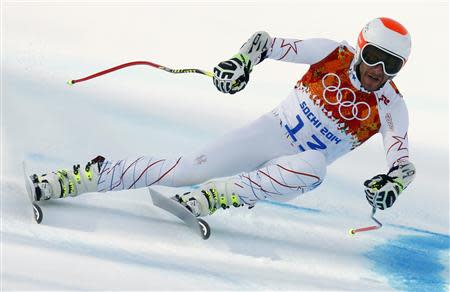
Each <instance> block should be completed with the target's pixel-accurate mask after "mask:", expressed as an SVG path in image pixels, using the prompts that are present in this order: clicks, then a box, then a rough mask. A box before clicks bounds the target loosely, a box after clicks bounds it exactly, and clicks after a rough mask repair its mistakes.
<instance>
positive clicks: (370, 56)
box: [361, 43, 405, 76]
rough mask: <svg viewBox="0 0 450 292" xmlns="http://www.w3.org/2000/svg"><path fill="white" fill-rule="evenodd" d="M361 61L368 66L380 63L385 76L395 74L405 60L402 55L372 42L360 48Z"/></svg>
mask: <svg viewBox="0 0 450 292" xmlns="http://www.w3.org/2000/svg"><path fill="white" fill-rule="evenodd" d="M361 59H362V61H363V62H364V63H365V64H366V65H368V66H370V67H373V66H376V65H378V64H381V65H382V67H383V71H384V74H386V75H387V76H395V75H397V73H398V72H399V71H400V69H402V67H403V65H404V64H405V60H403V58H402V57H400V56H397V55H394V54H393V53H391V52H389V51H387V50H385V49H383V48H381V47H378V46H376V45H374V44H371V43H367V44H365V45H364V47H363V48H362V50H361Z"/></svg>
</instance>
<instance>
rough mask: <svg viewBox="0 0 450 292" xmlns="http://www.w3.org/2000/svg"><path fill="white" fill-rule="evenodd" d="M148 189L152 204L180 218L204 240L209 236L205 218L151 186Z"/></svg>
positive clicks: (209, 231)
mask: <svg viewBox="0 0 450 292" xmlns="http://www.w3.org/2000/svg"><path fill="white" fill-rule="evenodd" d="M148 190H149V192H150V196H151V197H152V201H153V205H155V206H156V207H159V208H161V209H163V210H165V211H167V212H169V213H171V214H173V215H175V216H177V217H178V218H180V219H181V220H182V221H183V222H184V223H185V224H186V226H187V227H188V228H189V229H191V230H192V231H194V232H195V233H197V234H198V235H200V236H201V237H202V238H203V239H205V240H206V239H208V238H209V236H210V235H211V229H210V227H209V224H208V223H207V222H206V221H205V220H203V219H199V218H197V217H195V216H194V214H192V213H191V212H190V211H189V210H188V209H186V208H185V207H183V206H182V205H181V204H179V203H178V202H176V201H174V200H172V199H170V198H167V197H165V196H164V195H163V194H161V193H160V192H158V191H156V190H154V189H152V188H151V187H150V188H148Z"/></svg>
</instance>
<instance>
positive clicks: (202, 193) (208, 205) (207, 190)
mask: <svg viewBox="0 0 450 292" xmlns="http://www.w3.org/2000/svg"><path fill="white" fill-rule="evenodd" d="M231 186H232V183H231V181H229V180H228V181H225V182H223V181H210V182H206V183H204V184H201V185H200V187H199V188H198V189H197V190H195V191H192V192H187V193H184V194H183V195H178V194H177V195H175V196H174V197H172V199H173V200H175V201H177V202H179V203H180V204H182V205H183V206H184V207H185V208H186V209H188V210H189V211H190V212H191V213H192V214H194V215H195V216H196V217H204V216H207V215H212V214H213V213H214V212H216V210H217V209H219V208H222V209H228V208H230V206H233V207H236V208H237V207H242V206H244V203H243V202H242V201H241V200H240V199H239V197H238V196H237V195H236V194H235V192H234V191H233V190H232V188H231Z"/></svg>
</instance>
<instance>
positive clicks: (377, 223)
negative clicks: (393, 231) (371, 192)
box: [348, 194, 383, 235]
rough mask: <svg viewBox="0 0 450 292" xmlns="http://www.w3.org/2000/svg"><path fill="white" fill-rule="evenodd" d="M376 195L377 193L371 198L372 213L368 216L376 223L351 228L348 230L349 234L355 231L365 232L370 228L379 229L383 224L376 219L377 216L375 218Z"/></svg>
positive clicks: (353, 233)
mask: <svg viewBox="0 0 450 292" xmlns="http://www.w3.org/2000/svg"><path fill="white" fill-rule="evenodd" d="M377 196H378V194H377V195H376V196H375V198H374V199H373V202H374V203H373V204H374V206H373V208H372V215H371V216H370V218H371V219H372V220H373V221H374V222H375V223H376V225H372V226H367V227H361V228H356V229H355V228H352V229H350V230H349V232H348V233H349V234H350V235H355V234H356V233H360V232H365V231H371V230H377V229H380V228H381V227H383V224H381V222H380V221H378V220H377V218H375V212H376V211H377V207H376V205H375V204H376V203H375V202H376V200H377Z"/></svg>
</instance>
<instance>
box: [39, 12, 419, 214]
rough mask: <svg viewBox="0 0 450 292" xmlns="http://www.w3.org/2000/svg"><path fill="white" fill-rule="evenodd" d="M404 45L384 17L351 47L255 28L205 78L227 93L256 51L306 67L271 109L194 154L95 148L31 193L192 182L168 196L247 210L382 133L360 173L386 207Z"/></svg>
mask: <svg viewBox="0 0 450 292" xmlns="http://www.w3.org/2000/svg"><path fill="white" fill-rule="evenodd" d="M410 48H411V39H410V35H409V33H408V31H407V30H406V29H405V28H404V27H403V26H402V25H401V24H400V23H398V22H397V21H395V20H393V19H389V18H384V17H381V18H376V19H374V20H372V21H370V22H369V23H368V24H367V25H366V26H365V27H364V28H363V29H362V31H361V32H360V34H359V37H358V41H357V44H356V50H354V49H353V48H352V47H351V46H349V45H348V43H347V42H345V41H343V42H340V43H339V42H335V41H332V40H329V39H306V40H298V39H286V38H278V37H276V38H275V37H271V36H270V35H269V34H268V33H267V32H264V31H259V32H256V33H255V34H253V35H252V36H251V37H250V39H249V40H248V41H247V42H246V43H244V45H243V46H242V47H241V48H240V50H239V53H237V54H236V55H234V56H233V57H232V58H231V59H229V60H227V61H224V62H221V63H219V64H218V65H217V66H216V67H215V68H214V75H215V76H214V78H213V82H214V85H215V86H216V87H217V89H218V90H219V91H221V92H223V93H228V94H235V93H237V92H239V91H241V90H242V89H244V88H245V86H246V85H247V83H248V82H249V77H250V73H251V72H252V70H253V69H254V67H255V65H257V64H259V63H261V62H262V61H264V60H265V59H273V60H280V61H285V62H293V63H300V64H308V65H310V67H309V70H308V71H307V72H306V73H305V74H304V75H303V76H302V77H301V79H300V80H299V81H298V82H297V84H296V85H295V87H294V89H293V90H292V91H291V93H290V94H289V96H288V97H287V98H286V99H285V100H284V101H282V102H281V104H280V105H279V106H277V107H276V108H275V109H274V110H273V111H271V112H269V113H266V114H264V115H262V116H261V117H260V118H258V119H257V120H255V121H253V122H252V123H250V124H249V125H246V126H244V127H242V128H240V129H237V130H235V131H233V132H231V133H229V134H227V135H225V136H224V137H222V138H221V139H219V140H218V141H216V142H214V143H212V144H211V145H209V146H207V147H205V148H204V149H203V150H201V151H198V152H196V153H193V154H188V155H183V156H179V157H175V158H158V157H150V156H140V157H135V158H129V159H125V160H117V161H115V160H111V159H105V158H104V157H102V156H98V157H97V158H95V159H93V160H92V161H90V162H89V163H88V164H87V165H86V167H84V168H81V167H80V165H75V166H73V168H72V169H70V170H58V171H54V172H50V173H47V174H44V175H41V176H38V175H33V176H32V180H33V183H34V187H35V198H34V199H35V200H36V201H39V200H48V199H55V198H62V197H68V196H77V195H80V194H82V193H86V192H107V191H119V190H126V189H133V188H142V187H147V186H150V185H164V186H171V187H180V186H195V187H196V188H195V187H194V190H193V191H192V192H189V193H184V194H177V195H175V196H174V197H173V198H174V199H175V200H177V201H178V202H179V203H180V204H182V205H183V206H185V207H186V208H187V209H188V210H190V211H191V212H192V213H193V214H194V215H195V216H197V217H200V216H206V215H210V214H213V213H214V212H215V211H216V210H217V209H219V208H224V209H226V208H229V207H230V206H234V207H239V206H244V205H246V206H248V207H249V208H251V207H253V206H254V205H255V204H256V203H257V202H258V201H259V200H264V199H271V200H276V201H287V200H290V199H292V198H294V197H296V196H298V195H300V194H303V193H306V192H309V191H311V190H313V189H315V188H317V187H318V186H319V185H320V184H321V183H322V182H323V180H324V179H325V174H326V167H327V165H329V164H331V163H332V162H333V161H334V160H336V159H337V158H339V157H341V156H343V155H344V154H346V153H348V152H350V151H351V150H353V149H355V148H356V147H358V146H359V145H361V144H362V143H364V142H365V141H366V140H367V139H369V138H370V137H372V136H373V135H375V134H377V133H381V134H382V136H383V142H384V147H385V151H386V160H387V169H388V171H387V173H385V174H378V175H376V176H374V177H373V178H371V179H368V180H366V181H365V182H364V188H365V193H366V198H367V200H368V202H369V203H370V205H372V206H373V207H376V208H378V209H385V208H389V207H391V206H392V205H393V204H394V202H395V201H396V199H397V197H398V196H399V195H400V193H402V191H403V190H404V189H405V188H406V187H407V186H408V185H409V184H410V183H411V181H412V180H413V179H414V176H415V168H414V165H413V164H412V163H411V162H410V161H409V151H408V135H407V130H408V113H407V108H406V105H405V102H404V100H403V97H402V95H401V94H400V92H399V91H398V89H397V87H396V86H395V84H394V82H393V81H392V79H393V78H394V77H395V76H396V75H397V74H398V73H399V71H400V70H401V69H402V68H403V66H404V65H405V63H406V62H407V60H408V57H409V54H410Z"/></svg>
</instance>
